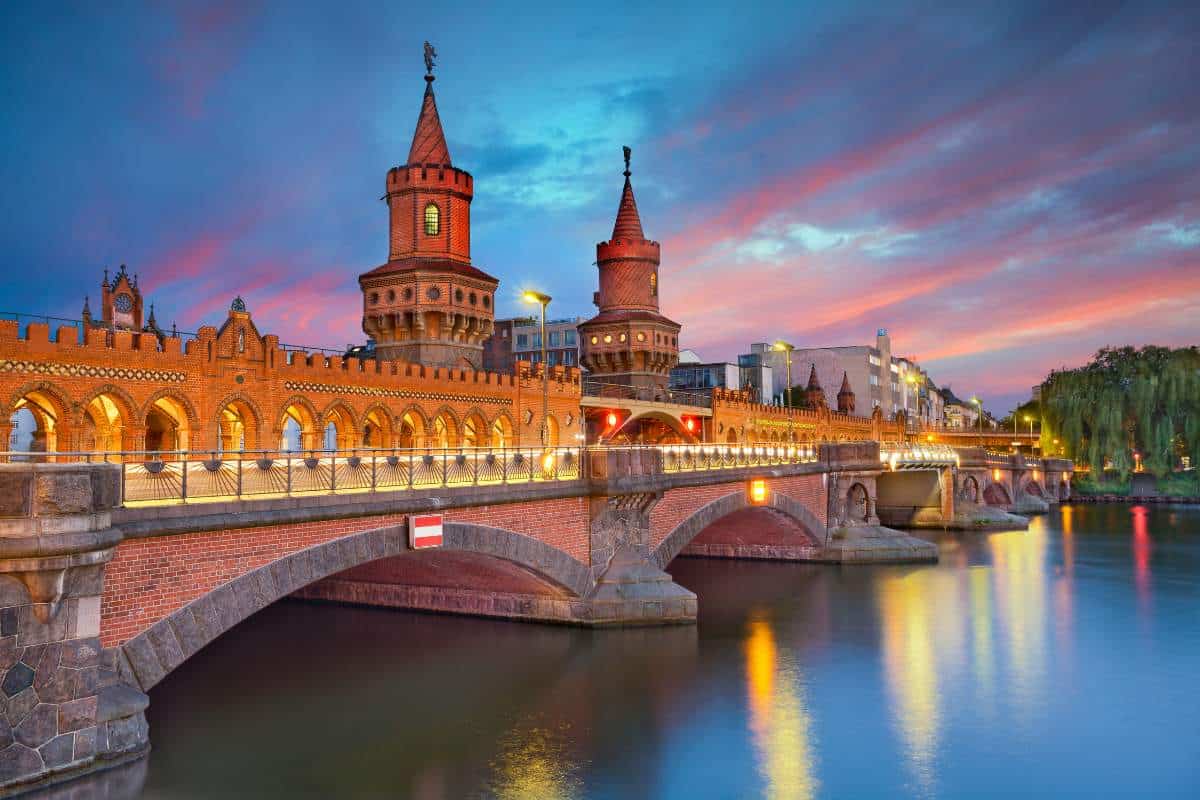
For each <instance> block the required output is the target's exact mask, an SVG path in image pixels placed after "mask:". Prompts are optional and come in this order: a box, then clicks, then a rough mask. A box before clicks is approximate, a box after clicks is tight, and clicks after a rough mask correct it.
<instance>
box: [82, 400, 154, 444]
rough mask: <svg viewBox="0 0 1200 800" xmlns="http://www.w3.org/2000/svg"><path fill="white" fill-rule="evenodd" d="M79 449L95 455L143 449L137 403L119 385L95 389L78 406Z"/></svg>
mask: <svg viewBox="0 0 1200 800" xmlns="http://www.w3.org/2000/svg"><path fill="white" fill-rule="evenodd" d="M79 409H80V413H79V418H78V421H79V445H78V446H79V449H80V450H85V451H86V450H90V451H94V452H106V451H108V452H111V451H114V450H138V449H141V446H140V442H138V439H139V438H140V436H139V430H138V425H137V422H136V420H137V419H138V413H137V412H138V404H137V403H135V402H134V401H133V398H132V397H130V396H129V393H128V392H126V391H125V390H124V389H122V388H121V387H120V386H115V385H113V384H111V383H107V384H105V385H103V386H100V387H97V388H96V389H93V390H92V391H91V392H90V393H89V394H88V395H86V396H85V397H84V400H83V402H81V403H80V404H79Z"/></svg>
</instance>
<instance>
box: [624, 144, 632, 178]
mask: <svg viewBox="0 0 1200 800" xmlns="http://www.w3.org/2000/svg"><path fill="white" fill-rule="evenodd" d="M621 149H622V150H624V151H625V177H626V178H628V177H629V176H630V174H631V173H630V172H629V157H630V156H631V155H633V148H631V147H630V146H629V145H623V146H622V147H621Z"/></svg>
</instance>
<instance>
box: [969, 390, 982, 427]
mask: <svg viewBox="0 0 1200 800" xmlns="http://www.w3.org/2000/svg"><path fill="white" fill-rule="evenodd" d="M971 402H972V403H974V404H975V405H977V406H979V432H980V433H983V401H982V400H980V399H979V398H978V397H972V398H971Z"/></svg>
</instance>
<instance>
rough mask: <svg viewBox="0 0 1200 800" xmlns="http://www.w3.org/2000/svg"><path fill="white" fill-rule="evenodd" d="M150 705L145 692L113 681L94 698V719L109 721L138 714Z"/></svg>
mask: <svg viewBox="0 0 1200 800" xmlns="http://www.w3.org/2000/svg"><path fill="white" fill-rule="evenodd" d="M149 705H150V698H149V697H148V696H146V693H145V692H140V691H138V690H137V689H136V688H134V687H132V686H129V685H128V684H124V683H114V684H112V685H110V686H105V687H104V688H103V689H101V690H100V694H99V695H98V697H97V698H96V721H97V722H111V721H112V720H116V719H125V718H126V717H132V716H133V715H135V714H140V713H142V712H143V711H145V710H146V707H147V706H149Z"/></svg>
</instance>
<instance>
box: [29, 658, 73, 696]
mask: <svg viewBox="0 0 1200 800" xmlns="http://www.w3.org/2000/svg"><path fill="white" fill-rule="evenodd" d="M78 675H79V670H76V669H70V668H68V667H57V668H55V669H49V670H45V671H39V672H38V675H37V677H36V678H34V681H33V688H35V689H37V693H38V697H40V698H41V699H42V702H44V703H65V702H67V701H68V700H72V699H74V698H75V681H76V679H77V677H78Z"/></svg>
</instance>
